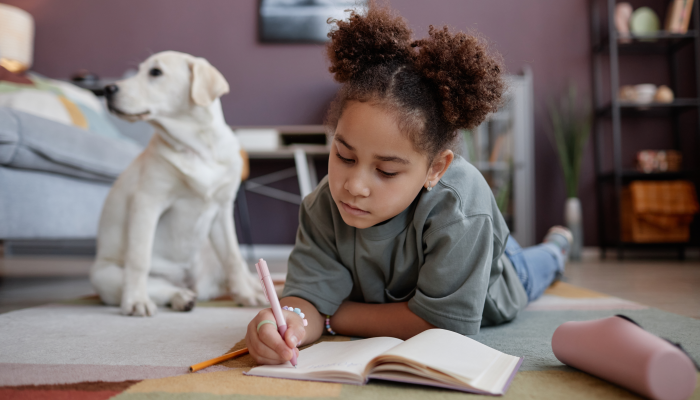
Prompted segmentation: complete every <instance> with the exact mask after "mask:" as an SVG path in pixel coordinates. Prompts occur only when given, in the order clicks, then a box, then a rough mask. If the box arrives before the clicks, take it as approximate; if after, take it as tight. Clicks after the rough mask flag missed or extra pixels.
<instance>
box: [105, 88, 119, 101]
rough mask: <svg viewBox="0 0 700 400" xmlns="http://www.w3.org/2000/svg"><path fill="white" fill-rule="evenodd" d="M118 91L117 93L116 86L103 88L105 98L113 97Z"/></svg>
mask: <svg viewBox="0 0 700 400" xmlns="http://www.w3.org/2000/svg"><path fill="white" fill-rule="evenodd" d="M118 91H119V86H117V85H107V86H105V96H107V98H110V97H112V96H114V94H115V93H117V92H118Z"/></svg>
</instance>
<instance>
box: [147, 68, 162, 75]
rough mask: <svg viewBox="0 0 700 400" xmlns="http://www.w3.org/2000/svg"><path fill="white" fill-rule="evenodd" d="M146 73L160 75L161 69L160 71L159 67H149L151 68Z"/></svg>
mask: <svg viewBox="0 0 700 400" xmlns="http://www.w3.org/2000/svg"><path fill="white" fill-rule="evenodd" d="M148 75H150V76H161V75H163V71H161V70H160V69H159V68H151V70H150V71H148Z"/></svg>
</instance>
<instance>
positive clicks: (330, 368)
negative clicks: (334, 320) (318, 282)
mask: <svg viewBox="0 0 700 400" xmlns="http://www.w3.org/2000/svg"><path fill="white" fill-rule="evenodd" d="M401 342H402V340H401V339H396V338H389V337H376V338H371V339H362V340H351V341H349V342H323V343H319V344H316V345H313V346H311V347H309V348H307V349H304V350H302V351H300V352H299V357H298V358H297V363H298V364H297V367H296V368H294V367H293V366H292V365H291V364H290V363H288V362H287V363H285V364H282V365H265V366H261V367H256V368H253V369H251V370H250V371H249V372H248V373H246V375H254V376H268V377H273V378H287V379H302V380H318V381H331V382H341V383H351V384H363V383H364V382H365V380H366V379H365V376H364V373H365V368H366V367H367V364H368V363H369V362H370V360H372V359H373V358H374V357H376V356H377V355H379V354H381V353H383V352H385V351H386V350H389V349H391V348H392V347H395V346H396V345H398V344H401Z"/></svg>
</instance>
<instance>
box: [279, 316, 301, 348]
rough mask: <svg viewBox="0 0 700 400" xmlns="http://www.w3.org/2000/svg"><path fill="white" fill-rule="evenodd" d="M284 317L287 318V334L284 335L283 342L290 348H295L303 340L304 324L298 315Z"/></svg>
mask: <svg viewBox="0 0 700 400" xmlns="http://www.w3.org/2000/svg"><path fill="white" fill-rule="evenodd" d="M291 314H292V315H285V316H286V317H287V332H285V333H284V341H285V342H286V343H287V346H288V347H290V348H296V347H297V346H299V343H301V342H302V341H303V340H304V337H305V336H306V329H305V328H304V323H303V321H302V319H301V317H299V316H298V315H296V314H294V313H291Z"/></svg>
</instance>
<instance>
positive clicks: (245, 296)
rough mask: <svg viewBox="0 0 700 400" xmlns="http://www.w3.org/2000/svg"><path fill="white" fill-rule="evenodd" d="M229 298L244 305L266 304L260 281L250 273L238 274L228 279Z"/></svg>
mask: <svg viewBox="0 0 700 400" xmlns="http://www.w3.org/2000/svg"><path fill="white" fill-rule="evenodd" d="M229 291H230V292H231V298H232V299H233V301H235V302H236V303H239V304H242V305H244V306H262V305H265V304H267V299H266V298H265V293H263V290H262V287H261V286H260V281H259V280H258V279H255V277H254V276H253V275H252V274H250V273H246V274H240V275H239V276H237V277H235V278H231V279H229Z"/></svg>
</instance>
